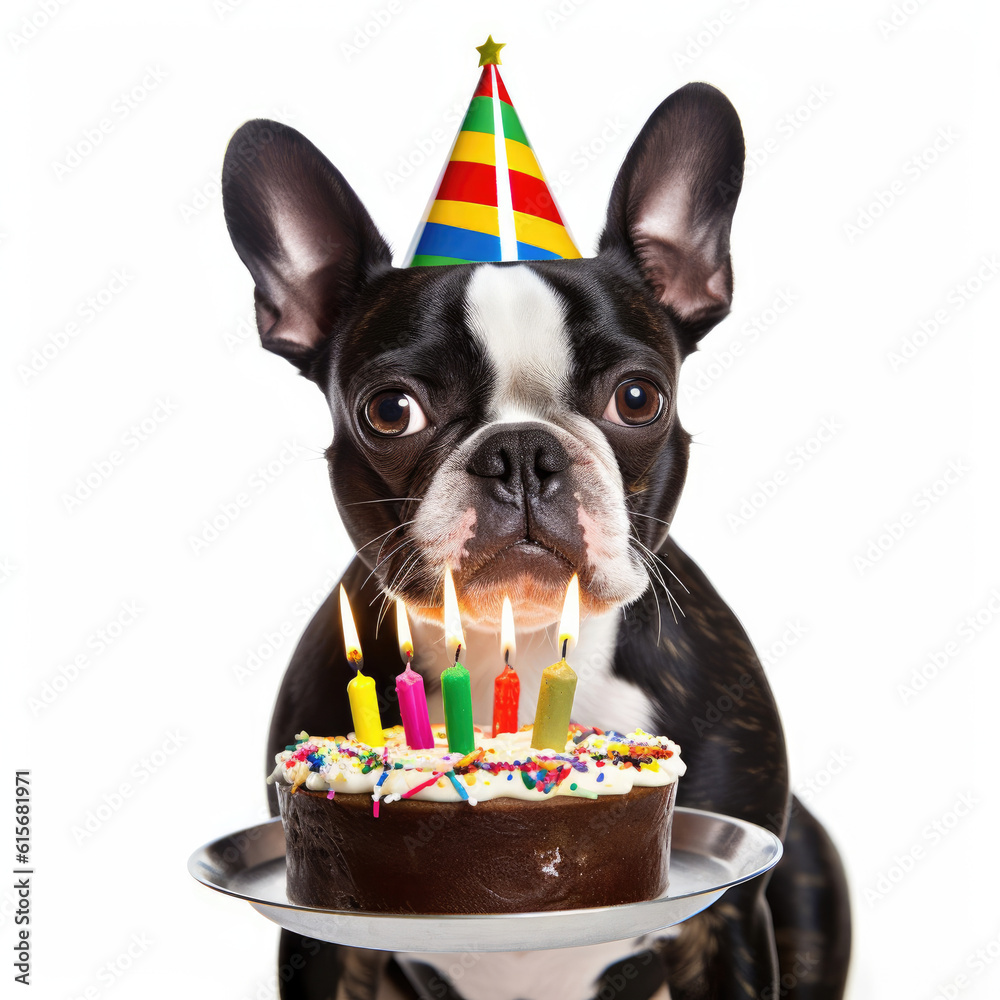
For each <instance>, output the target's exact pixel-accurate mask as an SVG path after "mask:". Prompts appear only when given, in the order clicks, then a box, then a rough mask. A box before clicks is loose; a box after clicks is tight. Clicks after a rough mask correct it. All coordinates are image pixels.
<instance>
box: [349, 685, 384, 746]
mask: <svg viewBox="0 0 1000 1000" xmlns="http://www.w3.org/2000/svg"><path fill="white" fill-rule="evenodd" d="M347 697H348V698H350V700H351V715H352V717H353V718H354V735H355V736H356V737H357V738H358V739H359V740H360V741H361V742H362V743H367V744H368V745H369V746H370V747H384V746H385V737H384V736H383V735H382V717H381V716H380V715H379V711H378V698H377V697H376V695H375V678H374V677H368V676H367V675H366V674H363V673H361V670H360V669H359V670H358V674H357V676H356V677H355V678H354V680H352V681H351V682H350V683H349V684H348V685H347Z"/></svg>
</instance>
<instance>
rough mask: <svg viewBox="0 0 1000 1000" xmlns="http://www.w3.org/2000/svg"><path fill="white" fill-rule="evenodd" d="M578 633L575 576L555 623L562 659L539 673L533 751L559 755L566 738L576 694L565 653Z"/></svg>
mask: <svg viewBox="0 0 1000 1000" xmlns="http://www.w3.org/2000/svg"><path fill="white" fill-rule="evenodd" d="M579 629H580V581H579V580H578V579H577V576H576V574H575V573H574V574H573V579H572V580H570V581H569V586H568V587H567V588H566V601H565V603H564V604H563V613H562V618H561V620H560V622H559V645H560V647H561V648H562V659H561V660H560V661H559V662H558V663H553V664H552V665H551V666H549V667H546V668H545V669H544V670H543V671H542V686H541V689H540V690H539V692H538V705H537V706H536V708H535V724H534V727H533V729H532V734H531V745H532V747H533V748H534V749H536V750H555V751H557V752H558V753H562V752H563V751H564V750H565V749H566V740H567V739H568V737H569V722H570V716H571V715H572V713H573V695H574V694H575V693H576V674H575V673H574V671H573V668H572V667H571V666H570V665H569V664H568V663H567V662H566V653H567V652H568V649H569V646H570V644H571V643H574V642H575V641H576V636H577V633H578V632H579Z"/></svg>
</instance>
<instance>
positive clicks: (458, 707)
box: [441, 568, 476, 753]
mask: <svg viewBox="0 0 1000 1000" xmlns="http://www.w3.org/2000/svg"><path fill="white" fill-rule="evenodd" d="M444 630H445V645H446V647H447V649H448V654H449V656H451V655H454V657H455V662H454V665H453V666H450V667H448V668H447V669H446V670H444V671H443V672H442V674H441V700H442V702H443V703H444V727H445V730H446V732H447V734H448V752H449V753H472V751H473V750H475V749H476V737H475V733H474V732H473V729H472V679H471V678H470V677H469V671H468V670H466V669H465V667H463V666H462V664H461V663H459V662H458V657H459V654H460V653H461V652H462V647H463V646H464V645H465V635H464V634H463V632H462V616H461V613H460V612H459V610H458V595H457V594H456V593H455V581H454V580H452V578H451V570H450V569H447V568H446V569H445V571H444Z"/></svg>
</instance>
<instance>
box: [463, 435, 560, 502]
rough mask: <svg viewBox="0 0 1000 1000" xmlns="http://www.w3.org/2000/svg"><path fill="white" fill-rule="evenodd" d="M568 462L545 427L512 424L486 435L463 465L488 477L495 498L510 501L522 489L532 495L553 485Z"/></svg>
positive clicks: (481, 475)
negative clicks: (467, 462)
mask: <svg viewBox="0 0 1000 1000" xmlns="http://www.w3.org/2000/svg"><path fill="white" fill-rule="evenodd" d="M569 465H570V458H569V455H568V454H567V453H566V449H565V448H563V446H562V445H561V444H560V443H559V442H558V441H557V440H556V439H555V437H554V436H553V435H552V434H550V433H549V432H548V431H546V430H542V429H540V428H538V427H518V426H516V425H514V426H507V427H504V428H503V429H501V430H496V431H493V432H492V433H491V434H488V435H486V437H485V438H484V439H483V440H482V441H481V442H480V443H479V446H478V447H477V448H476V450H475V451H474V452H473V453H472V456H471V457H470V459H469V464H468V466H467V467H466V468H467V470H468V471H469V472H470V473H471V474H472V475H474V476H479V477H481V478H483V479H489V480H491V483H490V484H489V485H490V487H491V491H492V492H493V494H494V496H495V497H496V498H497V499H498V500H501V501H506V502H511V501H517V500H518V499H520V496H521V494H522V493H523V494H524V495H525V496H527V497H529V498H535V497H541V496H543V495H544V494H545V493H547V492H549V491H550V490H552V489H554V488H555V487H556V486H557V485H558V483H559V482H560V481H561V478H562V477H561V475H560V474H561V473H563V472H565V471H566V470H567V469H568V468H569Z"/></svg>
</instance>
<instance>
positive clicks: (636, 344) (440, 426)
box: [223, 84, 850, 1000]
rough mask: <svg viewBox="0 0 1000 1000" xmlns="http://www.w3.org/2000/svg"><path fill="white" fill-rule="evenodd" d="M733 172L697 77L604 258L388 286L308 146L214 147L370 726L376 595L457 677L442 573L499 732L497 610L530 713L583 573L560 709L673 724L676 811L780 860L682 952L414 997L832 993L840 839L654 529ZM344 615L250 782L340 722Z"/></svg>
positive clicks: (698, 593)
mask: <svg viewBox="0 0 1000 1000" xmlns="http://www.w3.org/2000/svg"><path fill="white" fill-rule="evenodd" d="M743 160H744V142H743V134H742V130H741V127H740V122H739V118H738V117H737V115H736V112H735V110H734V108H733V107H732V105H731V104H730V103H729V101H728V100H727V99H726V98H725V97H724V96H723V95H722V94H721V93H719V91H717V90H715V89H714V88H712V87H709V86H707V85H704V84H690V85H688V86H686V87H684V88H683V89H681V90H679V91H677V92H676V93H674V94H673V95H672V96H671V97H669V98H668V99H667V100H665V101H664V102H663V103H662V104H661V105H660V106H659V107H658V108H657V109H656V111H654V112H653V114H652V116H651V117H650V119H649V121H648V122H647V123H646V125H645V126H644V128H643V129H642V132H641V133H640V134H639V136H638V138H637V139H636V141H635V143H634V144H633V145H632V148H631V149H630V150H629V153H628V156H627V157H626V158H625V162H624V164H623V165H622V168H621V171H620V172H619V174H618V178H617V180H616V181H615V184H614V188H613V190H612V192H611V199H610V204H609V206H608V213H607V221H606V225H605V229H604V232H603V234H602V236H601V239H600V245H599V250H598V254H597V256H596V257H593V258H588V259H581V260H557V261H546V262H524V263H514V264H468V265H458V266H445V267H419V268H412V269H397V268H394V267H392V265H391V255H390V251H389V247H388V246H387V245H386V243H385V241H384V240H383V239H382V237H381V236H380V235H379V233H378V231H377V229H376V228H375V226H374V224H373V222H372V220H371V218H370V217H369V215H368V213H367V212H366V211H365V209H364V207H363V205H362V204H361V202H360V200H359V199H358V197H357V196H356V195H355V193H354V191H353V190H352V189H351V188H350V186H349V185H348V184H347V182H346V181H345V180H344V178H343V176H342V175H341V174H340V173H339V172H338V171H337V169H336V168H335V167H334V166H333V165H332V164H331V163H330V162H329V161H328V160H327V159H326V158H325V157H324V156H323V155H322V154H321V153H320V152H319V151H318V150H317V149H316V147H315V146H313V145H312V144H311V143H310V142H309V141H308V140H306V139H305V138H304V137H303V136H302V135H300V134H299V133H298V132H296V131H294V130H293V129H291V128H288V127H287V126H284V125H280V124H277V123H275V122H271V121H263V120H258V121H251V122H248V123H247V124H245V125H244V126H243V127H242V128H241V129H240V130H239V131H238V132H237V133H236V135H235V136H234V137H233V139H232V141H231V143H230V145H229V149H228V151H227V154H226V160H225V166H224V171H223V197H224V205H225V215H226V222H227V224H228V226H229V231H230V234H231V236H232V240H233V243H234V245H235V247H236V250H237V252H238V253H239V255H240V257H241V259H242V260H243V262H244V263H245V264H246V266H247V267H248V268H249V270H250V273H251V274H252V275H253V279H254V283H255V286H256V287H255V290H254V300H255V303H256V313H257V324H258V327H259V330H260V336H261V340H262V342H263V345H264V346H265V347H266V348H267V349H268V350H271V351H274V352H275V353H276V354H280V355H281V356H282V357H285V358H287V359H288V360H289V361H291V362H293V363H294V364H295V365H296V366H297V367H298V368H299V370H300V371H301V373H302V374H303V375H305V376H306V377H307V378H308V379H310V380H311V381H313V382H315V383H316V385H317V386H319V388H320V389H321V390H322V391H323V393H324V395H325V396H326V398H327V400H328V401H329V405H330V412H331V413H332V415H333V425H334V439H333V444H332V445H331V446H330V448H329V450H328V452H327V458H328V461H329V467H330V482H331V484H332V486H333V492H334V496H335V497H336V501H337V506H338V509H339V511H340V513H341V516H342V517H343V519H344V522H345V524H346V525H347V529H348V531H349V532H350V535H351V538H352V539H353V541H354V543H355V544H356V546H357V549H358V556H357V558H356V559H355V560H354V562H353V563H352V565H351V566H350V567H349V569H348V570H347V572H346V574H345V575H344V580H343V582H344V585H345V586H346V588H347V590H348V592H349V593H350V595H351V598H352V604H353V606H354V608H355V609H356V612H358V613H359V619H360V620H359V629H360V632H361V639H362V645H363V647H364V649H365V653H366V656H365V663H366V665H370V670H371V672H372V673H374V675H375V677H376V681H377V683H378V685H379V690H380V691H382V692H383V693H384V694H385V698H384V699H383V701H384V708H385V709H386V711H385V713H384V715H383V718H389V719H390V720H391V714H392V713H391V710H390V705H391V704H392V699H391V695H390V692H391V691H392V690H393V688H392V675H393V674H395V673H396V672H397V671H398V657H397V651H396V648H395V636H394V633H393V630H392V628H391V627H389V628H384V627H383V628H381V629H378V630H377V629H376V623H377V618H378V612H379V610H380V606H381V601H380V600H379V598H380V596H381V595H382V594H383V593H388V594H391V595H393V596H400V597H402V598H404V599H405V601H406V604H407V606H408V607H409V608H410V609H411V614H412V615H413V617H414V629H415V640H416V648H417V650H418V651H419V655H418V659H417V662H416V664H415V666H416V668H417V669H418V670H419V671H420V672H421V673H422V674H423V675H424V677H425V678H426V679H427V682H428V688H429V690H430V691H431V692H433V691H434V690H435V688H436V685H437V682H438V677H439V675H440V672H441V670H442V669H443V668H444V667H445V666H446V665H447V663H446V662H445V660H446V654H445V651H444V644H443V642H442V640H441V634H442V633H441V617H442V612H441V604H442V574H443V571H444V568H445V567H446V566H450V567H451V568H452V571H453V573H454V576H455V580H456V584H457V588H458V593H459V597H460V602H461V606H462V612H463V619H464V622H465V625H466V633H467V642H468V645H467V649H466V653H465V655H463V661H464V662H465V664H466V665H467V666H468V667H469V669H470V671H471V673H472V676H473V699H474V702H475V714H476V718H478V719H486V718H489V717H490V714H491V707H490V706H491V701H490V698H491V694H492V683H493V678H494V676H495V674H496V672H497V659H498V656H497V650H498V648H499V646H498V631H499V620H500V607H501V601H502V598H503V595H504V594H508V595H510V598H511V600H512V602H513V605H514V612H515V619H516V621H517V623H518V626H519V630H520V632H521V634H520V635H519V637H518V649H519V655H518V660H517V669H518V672H519V674H520V676H521V683H522V690H523V696H522V702H521V716H522V717H521V720H520V721H521V722H522V723H524V722H529V721H531V716H532V714H533V706H534V701H535V693H536V692H537V690H538V685H539V677H540V672H541V669H542V668H543V667H544V666H545V665H546V664H547V663H548V662H550V661H551V659H552V656H553V650H554V649H555V636H554V631H555V629H556V627H557V624H556V623H557V621H558V618H559V614H560V610H561V605H562V599H563V596H564V593H565V588H566V583H567V580H568V579H569V577H570V575H571V574H572V573H574V572H575V573H578V574H579V577H580V586H581V599H582V605H583V610H584V613H585V617H584V620H583V623H582V626H581V635H580V640H579V644H578V647H577V650H576V652H575V653H574V657H573V663H574V666H575V667H576V669H577V672H578V674H579V675H580V683H579V685H578V689H577V697H576V704H575V708H574V715H575V717H576V718H578V719H579V720H580V721H581V722H583V723H585V724H588V725H595V726H599V727H602V728H610V729H618V730H623V731H628V730H631V729H633V728H635V727H636V726H641V727H642V728H644V729H646V730H648V731H651V732H656V733H667V734H668V735H669V736H670V737H671V738H673V739H675V740H676V741H677V742H678V743H680V745H681V746H682V748H683V752H684V758H685V760H686V761H687V764H688V773H687V775H686V776H685V778H684V779H683V781H682V782H681V783H680V786H679V802H680V804H682V805H687V806H695V807H699V808H703V809H709V810H714V811H717V812H722V813H728V814H730V815H732V816H739V817H742V818H744V819H747V820H752V821H753V822H755V823H759V824H761V825H763V826H765V827H768V828H769V829H771V830H773V831H775V832H776V833H778V834H779V835H780V836H781V837H782V838H783V840H784V844H785V855H784V858H783V860H782V861H781V863H780V864H779V865H778V867H777V868H776V869H775V870H774V872H773V874H772V876H771V877H770V879H769V880H768V879H766V878H761V879H757V880H755V881H753V882H750V883H748V884H746V885H744V886H740V887H737V888H734V889H731V890H730V891H729V892H728V893H727V894H726V895H725V896H724V897H723V899H722V900H720V901H719V902H718V903H717V904H716V905H714V906H712V907H711V908H709V909H708V910H707V911H705V912H703V913H702V914H700V915H699V916H697V917H695V918H693V919H691V920H689V921H687V922H686V923H684V924H682V925H681V926H680V928H679V932H677V933H674V934H672V935H671V934H669V933H667V934H665V935H664V936H663V937H657V938H656V939H643V940H639V941H630V942H619V943H617V944H616V945H614V946H607V947H601V948H586V949H574V950H570V951H567V952H564V953H562V954H561V955H560V954H554V953H551V952H549V953H527V954H523V955H515V956H512V955H482V956H474V957H470V956H464V958H463V960H462V961H461V962H458V961H457V958H458V957H457V956H447V955H441V956H437V958H436V959H429V960H428V961H429V962H430V961H434V964H436V966H437V968H438V969H440V970H442V971H440V972H436V971H435V970H434V969H433V968H431V967H430V966H429V965H428V966H426V967H424V966H420V965H417V964H416V963H415V961H414V960H413V958H412V957H410V958H408V959H407V960H406V962H407V964H408V967H409V968H410V970H411V978H412V976H413V975H415V974H416V973H414V972H413V971H412V970H414V969H416V970H420V969H423V974H424V976H425V979H424V985H423V986H422V987H421V989H420V991H419V992H420V994H422V995H424V996H428V997H455V996H461V997H463V998H465V1000H560V998H566V1000H587V998H590V997H595V996H600V997H604V996H611V995H614V996H618V997H621V998H622V1000H646V998H648V997H657V998H662V997H667V996H670V997H673V998H674V1000H684V998H695V997H711V998H719V1000H721V998H727V1000H729V998H737V997H740V998H746V997H756V998H760V1000H768V998H777V997H779V996H781V997H790V998H794V1000H804V998H823V1000H834V998H838V997H840V996H842V993H843V987H844V981H845V977H846V972H847V964H848V955H849V950H850V918H849V911H848V902H847V890H846V884H845V880H844V875H843V871H842V869H841V866H840V861H839V859H838V856H837V853H836V850H835V849H834V847H833V845H832V844H831V842H830V840H829V838H828V837H827V835H826V833H825V832H824V830H823V829H822V827H821V826H820V825H819V824H818V823H817V822H816V821H815V820H814V819H813V818H812V817H811V816H810V815H809V813H808V812H807V811H806V810H805V809H804V808H803V806H802V805H801V804H800V803H799V802H798V801H797V800H796V799H794V798H793V797H791V796H790V793H789V779H788V765H787V761H786V755H785V743H784V738H783V735H782V729H781V723H780V721H779V718H778V712H777V709H776V707H775V704H774V700H773V698H772V695H771V692H770V689H769V687H768V684H767V681H766V679H765V677H764V673H763V671H762V669H761V666H760V664H759V662H758V660H757V657H756V655H755V654H754V650H753V647H752V646H751V644H750V641H749V640H748V638H747V636H746V634H745V633H744V631H743V629H742V628H741V626H740V624H739V622H738V621H737V619H736V617H735V616H734V615H733V613H732V612H731V611H730V610H729V608H728V607H727V606H726V604H725V603H724V602H723V601H722V599H721V598H720V597H719V595H718V594H717V593H716V592H715V591H714V590H713V588H712V586H711V584H710V583H709V582H708V580H707V579H706V578H705V576H704V575H703V574H702V573H701V571H700V570H699V569H698V567H697V566H696V565H695V564H694V562H692V560H691V559H690V558H689V557H688V556H687V555H685V553H684V552H682V551H681V549H679V548H678V547H677V545H676V544H675V543H674V542H673V540H672V539H670V538H669V537H668V528H669V526H670V522H671V519H672V518H673V516H674V510H675V508H676V506H677V502H678V499H679V497H680V493H681V488H682V486H683V485H684V478H685V474H686V470H687V462H688V445H689V440H690V439H689V436H688V434H687V433H686V432H685V430H684V429H683V428H682V427H681V425H680V423H679V421H678V417H677V404H676V395H677V384H678V374H679V370H680V366H681V363H682V362H683V360H684V358H685V357H687V355H689V354H690V353H691V352H692V351H694V350H695V349H696V347H697V344H698V341H699V340H700V338H701V337H702V336H704V334H705V333H706V332H707V331H708V330H710V329H711V328H712V327H713V326H714V325H715V324H716V323H717V322H718V321H719V320H720V319H722V318H723V317H724V316H725V315H726V314H727V313H728V312H729V308H730V301H731V298H732V286H733V280H732V269H731V264H730V256H729V236H730V226H731V222H732V217H733V212H734V209H735V207H736V200H737V197H738V194H739V189H740V185H741V181H742V176H743ZM334 597H335V595H331V597H330V598H329V599H328V600H327V602H326V603H325V604H324V605H323V606H322V607H321V608H320V610H319V612H318V613H317V614H316V616H315V618H314V619H313V620H312V622H311V623H310V625H309V626H308V628H307V629H306V631H305V634H304V635H303V637H302V639H301V641H300V643H299V646H298V648H297V649H296V651H295V654H294V656H293V658H292V661H291V664H290V665H289V667H288V671H287V673H286V674H285V677H284V680H283V682H282V685H281V690H280V692H279V694H278V699H277V704H276V706H275V710H274V716H273V718H272V721H271V731H270V739H269V745H268V756H267V768H268V770H270V768H271V766H272V762H273V760H274V754H275V753H276V752H277V751H279V750H281V749H282V748H283V747H284V746H285V745H286V744H287V743H289V742H290V741H291V739H292V737H293V734H294V733H296V732H298V731H299V730H302V729H305V730H307V731H309V732H311V733H320V734H330V735H333V734H336V733H344V732H347V731H349V730H350V729H351V728H352V726H351V718H350V713H349V708H348V702H347V698H346V695H345V686H346V684H347V681H348V680H349V679H350V677H351V676H352V674H353V671H352V670H351V669H350V668H349V667H348V665H347V662H346V660H345V657H344V646H343V640H342V637H341V634H340V625H339V619H338V615H337V613H336V610H335V602H334ZM432 704H433V697H432ZM262 773H263V772H262ZM271 804H272V811H274V812H276V811H277V810H276V807H275V803H274V801H273V800H272V803H271ZM279 961H280V964H279V972H280V978H281V980H282V990H283V992H282V996H284V997H286V998H320V997H322V998H326V997H338V998H339V997H359V998H361V997H365V998H374V997H399V996H410V997H412V996H414V995H417V994H415V993H414V989H413V987H412V986H411V985H410V983H409V981H408V980H406V979H404V978H403V977H402V975H401V974H400V968H399V963H398V962H397V961H396V960H395V959H393V958H392V956H391V955H390V954H389V953H387V952H377V951H371V952H365V951H358V950H353V949H344V948H338V947H336V946H333V945H328V944H321V943H319V942H316V941H312V940H309V939H303V938H300V937H298V936H296V935H293V934H289V933H287V932H283V934H282V942H281V948H280V960H279ZM449 968H452V974H451V976H450V980H451V982H449V976H448V973H447V970H448V969H449ZM455 969H457V970H458V972H457V973H456V972H455V971H454V970H455Z"/></svg>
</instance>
